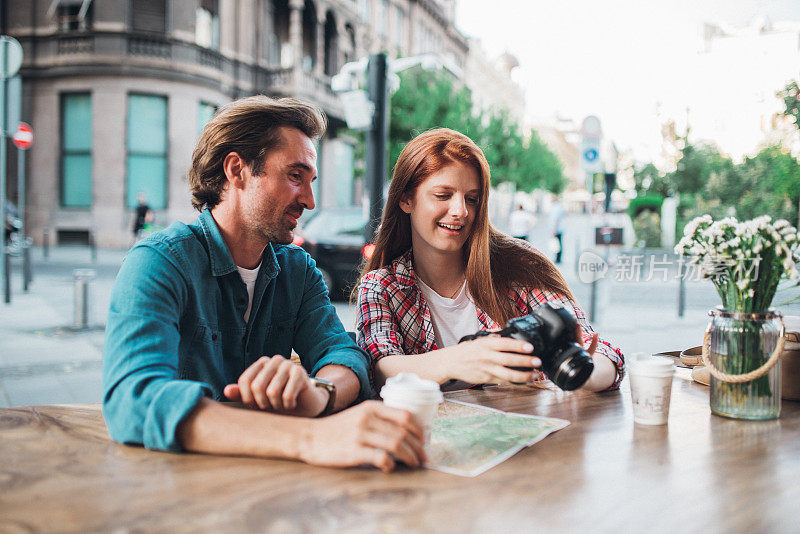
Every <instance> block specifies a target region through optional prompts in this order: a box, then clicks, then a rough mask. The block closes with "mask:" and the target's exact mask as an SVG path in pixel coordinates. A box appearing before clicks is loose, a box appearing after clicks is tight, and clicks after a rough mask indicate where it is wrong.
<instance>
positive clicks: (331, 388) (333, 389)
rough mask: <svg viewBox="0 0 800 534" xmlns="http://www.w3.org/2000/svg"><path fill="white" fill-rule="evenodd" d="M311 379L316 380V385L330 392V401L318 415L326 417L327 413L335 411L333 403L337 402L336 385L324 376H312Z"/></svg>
mask: <svg viewBox="0 0 800 534" xmlns="http://www.w3.org/2000/svg"><path fill="white" fill-rule="evenodd" d="M311 380H313V381H314V385H315V386H316V387H318V388H323V389H325V390H327V392H328V403H327V404H326V405H325V408H323V410H322V411H321V412H320V413H319V414H318V415H317V417H325V416H326V415H330V414H332V413H333V405H334V404H335V402H336V386H335V385H333V383H331V382H329V381H328V380H324V379H322V378H316V377H311Z"/></svg>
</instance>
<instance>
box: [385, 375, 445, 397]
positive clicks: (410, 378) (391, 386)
mask: <svg viewBox="0 0 800 534" xmlns="http://www.w3.org/2000/svg"><path fill="white" fill-rule="evenodd" d="M398 395H403V396H407V398H408V400H409V401H410V402H422V403H426V404H427V403H429V402H442V400H444V396H443V395H442V392H441V390H440V389H439V384H437V383H436V382H434V381H433V380H425V379H424V378H420V377H418V376H417V375H415V374H414V373H400V374H398V375H397V376H393V377H391V378H388V379H387V380H386V384H384V386H383V387H382V388H381V397H382V398H383V399H386V398H387V397H396V396H398Z"/></svg>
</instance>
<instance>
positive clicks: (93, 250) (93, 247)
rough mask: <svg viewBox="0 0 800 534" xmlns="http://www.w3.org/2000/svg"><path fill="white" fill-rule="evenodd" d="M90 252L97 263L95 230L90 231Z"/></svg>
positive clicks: (93, 260)
mask: <svg viewBox="0 0 800 534" xmlns="http://www.w3.org/2000/svg"><path fill="white" fill-rule="evenodd" d="M89 252H90V254H91V256H92V263H97V243H96V242H95V240H94V230H90V231H89Z"/></svg>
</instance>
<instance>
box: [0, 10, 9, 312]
mask: <svg viewBox="0 0 800 534" xmlns="http://www.w3.org/2000/svg"><path fill="white" fill-rule="evenodd" d="M4 4H5V3H4ZM0 48H1V49H2V52H0V53H2V54H3V60H2V61H1V62H0V65H3V66H4V68H5V65H7V64H8V45H7V44H6V42H5V41H2V44H0ZM7 87H8V80H7V79H6V77H5V73H3V76H2V78H0V227H2V232H0V234H2V238H0V280H3V281H4V283H3V286H4V288H5V294H4V299H3V300H4V301H5V302H6V304H7V303H9V302H11V293H10V288H9V283H8V276H9V274H8V269H7V266H8V261H7V260H8V258H7V256H6V134H7V132H6V117H7V116H8V114H7V112H6V102H7V98H6V97H7Z"/></svg>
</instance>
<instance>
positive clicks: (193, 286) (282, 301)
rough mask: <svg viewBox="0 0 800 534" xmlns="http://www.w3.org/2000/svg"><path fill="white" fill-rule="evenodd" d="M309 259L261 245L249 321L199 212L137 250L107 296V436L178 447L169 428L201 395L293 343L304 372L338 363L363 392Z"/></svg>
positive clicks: (205, 216) (217, 240) (357, 352)
mask: <svg viewBox="0 0 800 534" xmlns="http://www.w3.org/2000/svg"><path fill="white" fill-rule="evenodd" d="M315 265H316V264H315V262H314V260H313V259H311V257H310V256H309V255H308V254H307V253H306V252H305V251H304V250H302V249H300V248H298V247H295V246H291V245H289V246H284V245H272V244H270V245H268V246H267V247H266V249H265V250H264V253H263V256H262V260H261V269H260V270H259V272H258V278H257V279H256V284H255V290H254V293H253V304H252V309H251V312H250V320H249V321H248V322H245V321H244V312H245V310H246V309H247V301H248V296H247V289H246V287H245V284H244V282H243V281H242V278H241V276H240V275H239V271H238V270H237V269H236V265H235V264H234V262H233V258H232V257H231V254H230V252H229V251H228V248H227V247H226V245H225V242H224V241H223V239H222V235H221V234H220V232H219V228H218V227H217V224H216V222H215V221H214V218H213V217H212V216H211V213H210V212H209V211H208V210H206V211H204V212H203V213H202V214H201V215H200V217H198V219H197V221H195V222H194V223H192V224H191V225H189V226H187V225H185V224H182V223H175V224H173V225H172V226H170V227H169V228H167V229H166V230H164V231H162V232H158V233H156V234H154V235H152V236H150V237H148V238H146V239H143V240H142V241H140V242H139V243H137V244H136V245H135V246H134V247H133V248H132V249H131V250H130V252H129V253H128V254H127V256H126V257H125V261H124V262H123V264H122V268H121V269H120V272H119V275H118V276H117V281H116V283H115V284H114V290H113V293H112V295H111V307H110V310H109V314H108V321H107V326H106V338H105V345H104V348H103V391H104V398H103V415H104V416H105V419H106V425H107V426H108V431H109V433H110V434H111V437H112V438H113V439H115V440H116V441H119V442H123V443H131V444H142V445H144V446H145V447H148V448H151V449H162V450H174V451H177V450H180V449H181V447H180V444H179V443H178V441H177V439H176V429H177V427H178V424H179V423H180V422H181V421H182V420H183V419H184V418H185V417H186V416H187V415H188V414H189V413H190V412H191V411H192V409H193V408H194V407H195V405H196V404H197V403H198V402H199V401H200V399H201V397H202V396H204V395H205V396H208V397H212V398H214V399H216V400H225V399H224V397H223V395H222V390H223V388H224V387H225V385H226V384H232V383H235V382H236V381H237V380H238V378H239V375H241V373H242V372H243V371H244V370H245V369H246V368H247V367H248V366H250V365H251V364H252V363H253V362H255V361H256V360H257V359H258V358H260V357H261V356H265V355H266V356H273V355H275V354H281V355H283V356H286V357H288V356H289V355H290V354H291V350H292V348H294V349H295V350H296V352H297V353H298V354H299V355H300V359H301V361H302V363H303V366H304V367H305V368H306V370H308V371H309V373H310V374H311V375H312V376H313V375H315V374H316V373H317V371H318V370H319V369H320V368H321V367H323V366H325V365H328V364H338V365H344V366H346V367H349V368H350V369H352V370H353V372H355V373H356V375H358V379H359V381H360V382H361V391H360V394H359V400H363V399H366V398H369V397H370V396H371V394H372V391H371V389H370V383H369V374H368V365H369V363H368V358H367V356H366V354H365V353H364V352H363V351H361V349H359V348H358V347H357V346H356V345H355V344H354V343H353V341H352V340H351V338H350V336H349V335H348V334H347V332H345V330H344V328H343V327H342V323H341V321H340V320H339V318H338V317H337V315H336V310H335V308H334V307H333V306H332V305H331V303H330V300H329V298H328V292H327V290H326V288H325V284H324V283H323V281H322V276H321V275H320V272H319V271H318V270H317V269H316V267H315Z"/></svg>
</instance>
